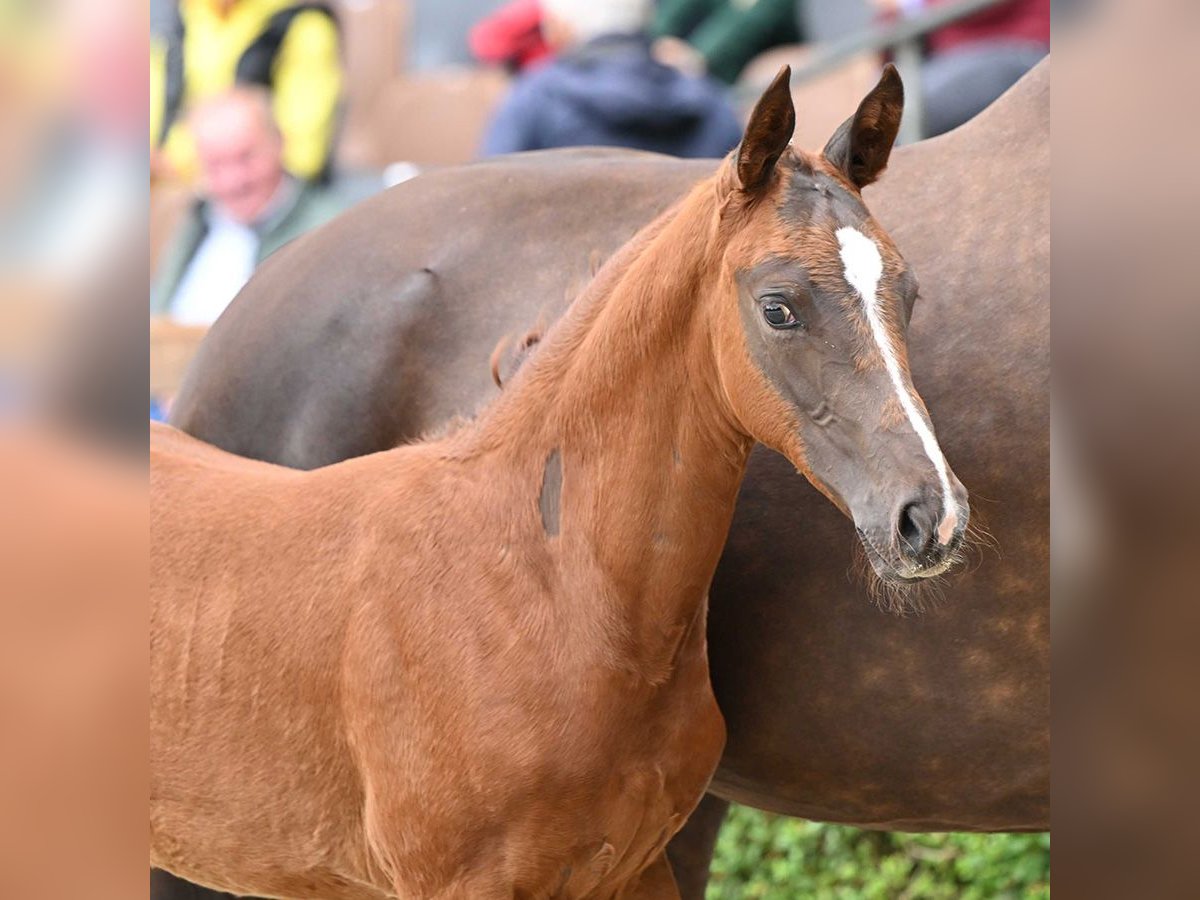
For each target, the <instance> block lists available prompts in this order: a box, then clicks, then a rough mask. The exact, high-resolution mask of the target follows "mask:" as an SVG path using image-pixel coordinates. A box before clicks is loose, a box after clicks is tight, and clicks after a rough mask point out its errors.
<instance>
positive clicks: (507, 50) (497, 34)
mask: <svg viewBox="0 0 1200 900" xmlns="http://www.w3.org/2000/svg"><path fill="white" fill-rule="evenodd" d="M467 41H468V43H469V44H470V46H471V53H472V54H474V56H475V58H476V59H477V60H479V61H480V62H481V63H485V64H487V65H493V66H503V67H504V68H505V69H506V70H507V71H509V72H511V73H516V72H523V71H525V70H526V69H528V68H531V67H533V66H536V65H538V64H539V63H542V62H545V61H546V60H547V59H549V58H550V56H551V55H552V53H553V51H552V50H551V49H550V45H549V44H547V43H546V39H545V37H544V36H543V34H542V3H541V0H512V2H510V3H506V4H504V5H503V6H502V7H500V8H499V9H498V10H496V11H495V12H494V13H492V14H491V15H489V16H485V17H484V18H483V19H480V20H479V21H478V22H477V23H475V26H474V27H473V28H472V29H471V33H470V35H468V38H467Z"/></svg>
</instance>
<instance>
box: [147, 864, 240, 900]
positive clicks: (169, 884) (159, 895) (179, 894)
mask: <svg viewBox="0 0 1200 900" xmlns="http://www.w3.org/2000/svg"><path fill="white" fill-rule="evenodd" d="M150 900H235V898H234V896H233V894H225V893H222V892H221V891H214V890H210V889H209V888H205V887H200V885H198V884H192V883H191V882H190V881H184V880H183V879H182V878H179V877H178V876H175V875H172V874H171V873H170V872H164V871H163V870H162V869H151V870H150Z"/></svg>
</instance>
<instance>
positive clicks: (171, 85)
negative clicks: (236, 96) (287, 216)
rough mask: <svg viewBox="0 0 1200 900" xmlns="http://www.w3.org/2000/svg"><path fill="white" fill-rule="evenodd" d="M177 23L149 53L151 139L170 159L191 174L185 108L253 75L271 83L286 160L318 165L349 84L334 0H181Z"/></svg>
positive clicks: (312, 173) (308, 173)
mask: <svg viewBox="0 0 1200 900" xmlns="http://www.w3.org/2000/svg"><path fill="white" fill-rule="evenodd" d="M179 24H180V26H181V27H180V28H179V29H178V32H177V33H176V34H175V35H173V36H171V38H170V39H169V40H167V41H158V42H156V43H155V45H154V46H153V47H152V48H151V54H150V104H151V105H150V139H151V142H152V144H153V145H155V146H158V147H160V148H161V150H162V152H163V153H164V154H165V156H166V159H167V162H168V163H170V164H171V166H172V167H173V168H174V169H175V170H176V171H178V172H179V173H180V174H181V175H182V176H184V177H185V178H191V177H192V176H194V175H195V172H196V157H195V148H194V147H193V145H192V141H191V138H190V136H189V135H188V134H187V130H186V128H185V127H183V125H182V119H183V117H184V111H186V109H187V108H188V105H189V104H191V103H193V102H195V101H196V100H199V99H201V98H204V97H208V96H211V95H213V94H216V93H220V92H221V91H225V90H228V89H229V88H231V87H233V86H234V85H235V84H246V83H250V84H259V85H263V86H265V87H268V88H269V89H270V90H271V94H272V98H273V100H272V103H273V106H274V110H275V118H276V121H277V122H278V123H279V128H280V130H281V131H282V132H283V138H284V155H283V161H284V165H285V166H287V168H288V169H289V170H290V171H291V172H292V173H293V174H295V175H297V176H299V177H301V178H306V179H311V178H314V177H316V176H318V175H320V174H321V173H322V172H323V170H324V169H325V166H326V164H327V162H328V160H329V154H330V151H331V150H332V146H333V139H334V132H335V129H336V126H337V118H338V104H339V99H340V97H341V93H342V67H341V57H340V35H339V31H338V26H337V20H336V18H335V16H334V14H333V11H332V9H331V8H330V6H329V4H327V3H320V2H306V0H179ZM164 131H165V134H164Z"/></svg>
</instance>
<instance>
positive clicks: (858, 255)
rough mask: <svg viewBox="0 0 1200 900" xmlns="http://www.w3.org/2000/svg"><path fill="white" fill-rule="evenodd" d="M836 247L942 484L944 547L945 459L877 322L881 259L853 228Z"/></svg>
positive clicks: (948, 532) (949, 500) (948, 520)
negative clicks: (838, 246)
mask: <svg viewBox="0 0 1200 900" xmlns="http://www.w3.org/2000/svg"><path fill="white" fill-rule="evenodd" d="M837 239H838V244H839V245H840V246H841V252H842V265H843V266H844V267H845V274H846V281H847V282H848V283H849V284H850V286H851V287H852V288H854V289H855V290H856V291H858V293H859V294H860V295H861V296H862V300H863V306H864V308H865V309H866V313H867V323H868V324H869V325H870V326H871V335H872V337H874V338H875V343H876V344H877V345H878V347H879V353H880V355H881V356H882V357H883V364H884V365H885V366H886V367H887V372H888V375H889V376H890V377H891V379H892V386H893V387H895V389H896V396H897V397H899V398H900V405H901V406H902V407H903V408H904V412H905V413H906V414H907V415H908V421H909V422H911V423H912V427H913V431H915V432H916V433H917V435H918V436H919V437H920V438H921V446H922V447H924V448H925V455H926V456H928V457H929V461H930V462H932V463H933V467H934V468H935V469H936V470H937V473H938V478H939V479H940V480H941V482H942V510H943V513H942V521H941V523H940V524H939V525H938V540H939V541H940V542H941V543H943V544H945V543H948V542H949V540H950V538H951V537H953V535H954V529H955V528H957V527H958V504H956V503H955V502H954V496H953V494H952V492H951V490H950V473H949V470H948V469H947V467H946V457H944V456H943V455H942V448H941V447H939V446H938V442H937V438H935V437H934V436H933V429H932V428H931V427H930V426H929V423H928V422H927V421H926V420H925V417H924V416H923V415H922V414H921V411H920V410H919V409H917V404H916V402H915V401H914V400H913V396H912V391H911V390H910V389H909V387H908V386H907V385H906V384H905V379H904V373H903V372H901V371H900V362H899V360H897V359H896V349H895V347H893V346H892V340H891V337H890V336H889V333H888V330H887V328H885V327H884V325H883V321H882V320H881V319H880V318H879V296H878V292H879V280H880V279H881V278H882V277H883V257H882V256H881V255H880V253H879V247H878V246H876V244H875V242H874V241H873V240H871V239H870V238H869V237H867V236H866V235H865V234H863V233H862V232H861V231H859V230H858V229H857V228H850V227H848V226H847V227H845V228H839V229H838V230H837Z"/></svg>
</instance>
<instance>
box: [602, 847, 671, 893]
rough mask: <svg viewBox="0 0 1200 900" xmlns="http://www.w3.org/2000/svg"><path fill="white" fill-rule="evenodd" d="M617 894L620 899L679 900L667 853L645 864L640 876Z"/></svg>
mask: <svg viewBox="0 0 1200 900" xmlns="http://www.w3.org/2000/svg"><path fill="white" fill-rule="evenodd" d="M617 896H618V897H619V898H620V900H679V888H677V887H676V886H675V876H674V875H672V874H671V864H670V863H669V862H667V854H666V853H663V855H662V856H660V857H659V858H658V860H657V861H655V862H652V863H651V864H650V865H649V866H647V867H646V869H645V871H643V872H642V874H641V877H640V878H638V880H637V881H635V882H634V883H633V884H631V885H629V886H628V887H626V888H625V889H624V890H623V891H621V893H620V894H618V895H617Z"/></svg>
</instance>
